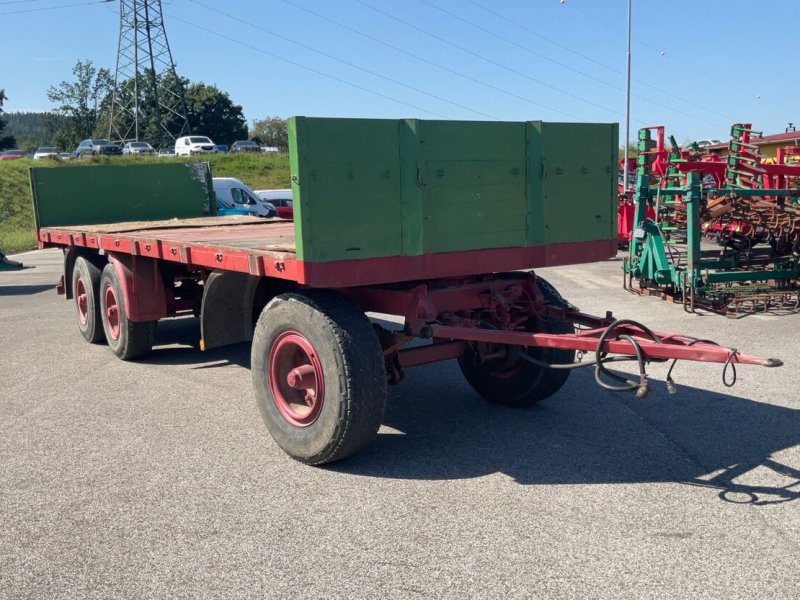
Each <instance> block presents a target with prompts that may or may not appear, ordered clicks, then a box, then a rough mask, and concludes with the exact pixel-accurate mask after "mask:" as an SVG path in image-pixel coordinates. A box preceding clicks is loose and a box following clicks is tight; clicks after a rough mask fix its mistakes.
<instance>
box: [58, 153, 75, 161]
mask: <svg viewBox="0 0 800 600" xmlns="http://www.w3.org/2000/svg"><path fill="white" fill-rule="evenodd" d="M73 158H75V153H74V152H59V153H58V159H59V160H72V159H73Z"/></svg>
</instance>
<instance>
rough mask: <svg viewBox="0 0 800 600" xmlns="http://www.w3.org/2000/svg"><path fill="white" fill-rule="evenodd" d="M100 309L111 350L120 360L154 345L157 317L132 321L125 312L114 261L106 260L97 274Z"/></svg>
mask: <svg viewBox="0 0 800 600" xmlns="http://www.w3.org/2000/svg"><path fill="white" fill-rule="evenodd" d="M100 312H101V314H102V318H103V331H105V334H106V340H107V341H108V345H109V347H110V348H111V350H112V351H113V352H114V354H116V355H117V356H118V357H119V358H121V359H122V360H133V359H136V358H142V357H143V356H146V355H147V354H149V353H150V351H151V350H152V349H153V343H154V342H155V337H156V321H143V322H134V321H131V320H130V319H128V316H127V313H126V312H125V296H124V294H123V293H122V286H121V285H120V282H119V277H118V276H117V271H116V270H115V269H114V265H112V264H110V263H109V264H107V265H106V266H105V268H104V269H103V275H102V277H101V278H100Z"/></svg>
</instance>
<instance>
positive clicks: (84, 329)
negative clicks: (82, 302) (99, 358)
mask: <svg viewBox="0 0 800 600" xmlns="http://www.w3.org/2000/svg"><path fill="white" fill-rule="evenodd" d="M102 274H103V271H102V270H101V269H100V268H99V267H98V266H97V265H95V264H94V263H92V262H91V261H89V260H88V259H87V258H84V257H83V256H79V257H78V258H77V259H76V260H75V266H74V268H73V269H72V297H73V298H74V299H75V317H76V320H77V321H78V329H79V330H80V332H81V335H83V337H84V339H85V340H86V341H87V342H89V343H91V344H99V343H101V342H104V341H105V340H106V335H105V332H104V331H103V322H102V318H101V316H100V298H99V293H100V277H101V276H102ZM79 281H81V282H82V285H83V289H84V291H85V294H86V323H85V324H84V323H82V322H81V316H80V313H79V312H78V306H77V303H78V291H77V287H78V282H79Z"/></svg>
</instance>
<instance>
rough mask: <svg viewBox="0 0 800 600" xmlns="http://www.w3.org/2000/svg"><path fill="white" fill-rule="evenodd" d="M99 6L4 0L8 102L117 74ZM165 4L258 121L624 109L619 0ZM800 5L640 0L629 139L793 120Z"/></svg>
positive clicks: (176, 52)
mask: <svg viewBox="0 0 800 600" xmlns="http://www.w3.org/2000/svg"><path fill="white" fill-rule="evenodd" d="M90 1H91V0H12V1H10V0H0V40H2V47H3V52H2V54H1V55H0V88H5V91H6V95H7V96H8V98H9V99H8V101H7V103H6V106H5V110H6V111H9V112H12V111H18V110H46V109H49V108H51V105H50V104H49V102H48V100H47V96H46V90H47V88H48V86H50V85H52V84H56V83H58V82H60V81H62V80H64V79H71V69H72V66H73V65H74V63H75V62H76V61H77V60H79V59H91V60H92V61H93V62H94V64H95V65H97V66H106V67H108V68H111V69H112V70H113V67H114V64H115V60H116V51H117V33H118V27H119V17H118V6H119V2H118V1H116V0H115V1H112V2H109V3H100V2H95V3H91V4H88V3H89V2H90ZM65 5H69V6H65ZM58 7H62V8H58ZM163 8H164V19H165V23H166V27H167V34H168V37H169V40H170V45H171V47H172V52H173V56H174V58H175V61H176V63H177V67H178V72H179V73H180V74H181V75H183V76H185V77H188V78H189V79H190V80H192V81H203V82H205V83H212V84H216V85H217V86H219V87H220V88H221V89H223V90H225V91H227V92H228V93H229V94H230V96H231V98H232V99H233V101H234V102H236V103H237V104H240V105H242V107H243V108H244V114H245V116H246V118H247V119H248V122H252V120H253V119H257V118H262V117H266V116H273V115H277V116H282V117H288V116H291V115H307V116H346V117H382V118H384V117H385V118H401V117H418V118H423V119H436V118H447V119H482V120H487V119H501V120H514V121H522V120H530V119H542V120H548V121H589V122H611V121H616V122H620V123H622V122H623V120H624V111H625V93H624V90H625V76H624V71H625V27H626V11H627V2H626V0H564V1H563V2H562V1H560V0H503V1H499V0H494V1H493V0H395V1H389V0H335V1H334V0H328V1H324V0H235V1H234V0H229V1H223V0H164V1H163ZM39 9H42V10H39ZM486 9H488V10H486ZM19 11H31V12H19ZM798 17H800V3H798V2H797V0H769V1H764V0H762V2H752V1H745V0H702V1H701V0H670V1H668V2H665V1H663V0H658V1H657V0H633V27H632V30H633V39H634V41H633V48H632V56H633V58H632V64H633V82H632V94H633V97H632V99H631V115H632V117H631V118H632V121H631V132H632V136H633V135H634V134H635V131H636V129H637V128H638V127H640V126H643V125H666V127H667V131H668V132H669V133H672V134H674V135H676V137H677V138H678V140H679V141H681V142H683V141H688V140H690V139H705V138H717V139H726V138H727V137H728V131H729V128H730V124H731V123H732V122H734V121H750V122H752V123H753V125H754V127H755V128H756V129H759V130H763V131H764V132H765V133H777V132H781V131H783V130H784V128H785V127H786V126H787V123H788V122H789V121H793V122H795V123H796V124H797V125H800V110H798V98H799V97H800V79H799V78H798V77H797V76H796V69H794V68H792V67H790V65H792V64H794V63H795V62H796V60H797V49H796V35H797V22H798ZM621 131H622V128H621Z"/></svg>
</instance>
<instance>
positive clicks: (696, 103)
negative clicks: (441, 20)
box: [423, 0, 736, 121]
mask: <svg viewBox="0 0 800 600" xmlns="http://www.w3.org/2000/svg"><path fill="white" fill-rule="evenodd" d="M423 1H424V0H423ZM467 2H469V3H470V4H472V5H473V6H477V7H478V8H480V9H481V10H483V11H485V12H487V13H489V14H490V15H493V16H495V17H497V18H498V19H500V20H502V21H505V22H506V23H509V24H510V25H513V26H514V27H517V28H518V29H521V30H523V31H525V32H527V33H529V34H531V35H534V36H536V37H538V38H540V39H542V40H545V41H546V42H549V43H551V44H553V45H555V46H558V47H559V48H561V49H562V50H566V51H567V52H569V53H570V54H574V55H575V56H579V57H580V58H582V59H584V60H586V61H589V62H591V63H593V64H595V65H598V66H600V67H603V68H604V69H607V70H609V71H611V72H612V73H616V74H618V75H622V76H624V75H625V73H624V72H623V71H621V70H619V69H616V68H614V67H612V66H610V65H607V64H605V63H603V62H601V61H599V60H597V59H595V58H592V57H591V56H589V55H587V54H583V53H582V52H578V51H577V50H575V49H573V48H570V47H569V46H567V45H565V44H562V43H561V42H559V41H558V40H554V39H551V38H549V37H547V36H545V35H542V34H541V33H539V32H538V31H535V30H533V29H531V28H530V27H526V26H525V25H522V24H521V23H518V22H517V21H514V20H513V19H509V18H508V17H506V16H504V15H502V14H500V13H498V12H496V11H494V10H492V9H490V8H487V7H485V6H483V5H482V4H480V3H479V2H476V1H475V0H467ZM426 4H430V3H429V2H426ZM506 41H508V40H506ZM633 80H634V81H635V82H636V83H640V84H641V85H644V86H646V87H648V88H650V89H652V90H654V91H656V92H659V93H660V94H665V95H667V96H670V97H671V98H675V99H677V100H680V101H682V102H685V103H686V104H689V105H691V106H694V107H695V108H699V109H701V110H703V111H705V112H708V113H711V114H715V115H717V116H718V117H722V118H724V119H728V120H730V121H735V120H736V119H735V118H734V117H731V116H729V115H726V114H723V113H721V112H718V111H716V110H714V109H712V108H708V107H707V106H704V105H702V104H700V103H698V102H693V101H692V100H689V99H688V98H684V97H683V96H679V95H677V94H674V93H673V92H670V91H669V90H665V89H663V88H660V87H658V86H655V85H652V84H650V83H647V82H646V81H644V80H642V79H638V78H636V77H634V78H633ZM601 81H602V80H601ZM614 87H615V88H616V89H621V88H619V87H617V86H614ZM633 95H634V96H635V97H636V98H640V99H642V100H646V101H648V102H652V103H653V104H655V105H656V106H664V105H662V104H659V103H658V102H656V101H655V100H653V99H651V98H647V97H645V96H640V95H638V94H633ZM667 108H670V109H672V107H667Z"/></svg>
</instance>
